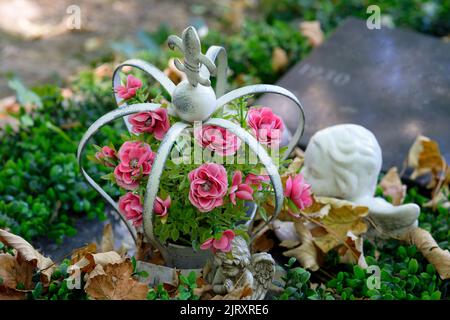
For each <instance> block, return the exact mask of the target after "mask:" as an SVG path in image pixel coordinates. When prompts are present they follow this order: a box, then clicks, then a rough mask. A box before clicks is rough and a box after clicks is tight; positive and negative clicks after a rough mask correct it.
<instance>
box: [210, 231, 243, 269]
mask: <svg viewBox="0 0 450 320" xmlns="http://www.w3.org/2000/svg"><path fill="white" fill-rule="evenodd" d="M231 245H232V247H231V251H230V252H222V251H217V253H216V255H215V260H216V264H217V265H219V266H220V267H221V268H222V272H223V274H224V275H225V276H226V277H236V276H237V275H239V274H240V273H241V272H242V270H244V269H245V268H246V267H248V266H249V265H250V263H251V254H250V250H249V248H248V244H247V241H245V239H244V238H242V237H240V236H237V237H235V238H234V239H233V240H232V242H231Z"/></svg>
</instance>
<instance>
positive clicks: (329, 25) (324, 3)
mask: <svg viewBox="0 0 450 320" xmlns="http://www.w3.org/2000/svg"><path fill="white" fill-rule="evenodd" d="M372 4H376V5H377V6H379V7H380V12H381V15H382V16H385V17H386V18H388V19H391V20H392V22H393V23H394V24H395V25H396V26H400V27H408V28H412V29H414V30H417V31H419V32H424V33H429V34H432V35H436V36H445V35H447V34H449V33H450V19H449V17H450V1H449V0H428V1H427V0H400V1H397V0H385V1H379V2H376V3H374V2H373V1H369V0H345V1H344V0H339V1H329V0H283V1H279V0H263V1H262V4H261V9H262V10H263V11H264V14H265V16H266V17H267V20H268V21H269V22H272V21H276V20H285V21H289V20H294V19H304V20H319V21H320V22H321V25H322V27H323V28H324V30H325V31H326V32H329V31H332V30H333V29H334V28H335V27H336V26H337V25H338V24H339V23H340V22H341V21H342V20H344V19H345V18H346V17H349V16H352V17H357V18H361V19H367V18H368V17H369V15H370V14H368V13H367V8H368V7H369V6H370V5H372Z"/></svg>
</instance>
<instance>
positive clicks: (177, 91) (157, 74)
mask: <svg viewBox="0 0 450 320" xmlns="http://www.w3.org/2000/svg"><path fill="white" fill-rule="evenodd" d="M168 45H169V47H170V48H171V49H175V48H177V49H179V50H180V51H181V52H182V53H183V55H184V60H183V61H180V60H175V66H176V67H177V69H179V70H180V71H181V72H184V73H185V74H186V77H187V80H185V81H182V82H180V83H179V84H178V85H175V84H174V83H173V82H172V81H171V80H170V79H169V78H168V77H167V76H166V75H165V74H164V73H163V72H162V71H160V70H159V69H157V68H156V67H155V66H153V65H152V64H149V63H147V62H145V61H142V60H137V59H131V60H127V61H125V62H124V63H122V64H121V65H119V66H118V67H117V68H116V70H115V71H114V74H113V91H114V94H115V100H116V103H117V105H118V106H120V107H119V108H118V109H116V110H113V111H111V112H109V113H107V114H105V115H103V116H102V117H100V118H99V119H98V120H97V121H95V122H94V123H93V124H92V125H91V126H90V127H89V129H88V130H87V132H86V133H85V134H84V136H83V137H82V139H81V141H80V144H79V146H78V151H77V158H78V163H79V165H80V170H81V172H82V174H83V176H84V177H85V178H86V180H87V182H88V183H89V184H90V185H91V186H92V187H93V188H94V189H95V190H96V191H97V192H98V193H99V194H100V195H101V196H102V197H103V198H104V199H105V200H106V201H107V202H108V203H109V204H110V205H111V206H112V207H113V208H114V209H115V210H116V211H117V212H119V210H118V206H117V203H116V202H115V201H114V200H113V199H112V198H111V197H110V196H109V195H108V194H107V193H106V192H105V191H104V190H103V189H102V188H101V187H100V186H99V185H98V184H97V183H96V182H95V181H94V180H93V179H92V178H91V177H90V176H89V175H88V173H87V172H86V171H85V170H84V169H83V167H82V161H81V160H82V156H83V151H84V149H85V147H86V145H87V142H88V141H89V139H90V138H91V137H92V136H93V135H94V134H95V133H96V132H97V131H98V130H99V129H100V128H101V127H103V126H104V125H106V124H108V123H110V122H112V121H114V120H116V119H119V118H123V117H124V118H125V123H126V125H127V128H128V130H129V131H130V132H131V126H130V124H129V123H128V121H127V117H128V116H129V115H131V114H133V113H138V112H144V111H153V110H155V109H157V108H159V107H160V105H159V104H156V103H139V104H132V105H128V104H127V103H126V101H124V100H123V99H122V98H120V97H119V95H118V94H117V93H116V90H115V89H116V88H117V87H118V86H120V84H121V83H120V76H119V74H120V71H121V69H122V68H123V67H125V66H129V67H134V68H138V69H140V70H142V71H144V72H145V73H147V74H149V75H150V76H152V77H153V78H154V79H155V80H156V81H158V82H159V83H160V84H161V86H162V87H163V88H164V89H165V90H166V91H167V93H168V94H169V95H170V96H171V97H172V101H171V103H172V105H171V106H170V107H169V113H172V114H175V115H177V116H178V117H179V118H180V119H182V121H181V122H177V123H175V124H174V125H173V126H172V127H171V128H170V129H169V131H168V132H167V133H166V135H165V137H164V139H163V141H162V142H161V144H160V147H159V149H158V150H157V154H156V157H155V159H154V162H153V166H152V171H151V173H150V176H149V179H148V183H147V188H146V194H145V198H144V212H143V224H144V232H145V235H146V237H147V238H148V240H149V241H150V242H151V244H152V245H154V246H155V247H156V248H158V249H159V250H160V251H161V254H162V255H163V257H164V258H166V257H167V248H166V247H164V246H163V245H162V244H161V243H160V242H159V241H158V239H157V238H156V237H155V236H154V233H153V203H154V201H155V198H156V196H157V192H158V189H159V182H160V178H161V174H162V172H163V169H164V166H165V162H166V160H167V157H168V155H169V153H170V151H171V149H172V147H173V145H174V143H175V141H176V139H177V137H178V136H179V135H180V134H181V133H182V132H183V130H184V129H186V128H188V127H190V126H191V124H192V122H194V121H203V123H204V124H207V125H215V126H219V127H223V128H225V129H227V130H228V131H229V132H231V133H233V134H235V135H236V136H238V137H239V138H240V139H241V140H242V141H243V142H244V143H246V144H248V146H249V148H250V149H251V150H252V151H254V152H255V153H256V155H257V156H258V158H259V160H260V161H261V163H262V164H263V165H264V166H265V169H266V170H267V173H268V175H269V177H270V180H271V183H272V185H273V189H274V193H275V210H274V213H273V215H272V219H274V218H276V217H277V216H278V214H279V213H280V211H281V208H282V205H283V186H282V183H281V178H280V175H279V173H278V170H277V167H276V166H275V165H274V163H273V162H272V160H271V158H270V156H269V155H268V154H267V152H266V151H265V149H264V148H262V147H259V144H258V141H257V140H256V139H255V138H254V137H253V136H252V135H251V134H249V133H248V132H247V131H245V130H244V129H242V128H241V127H239V126H238V125H236V124H234V123H232V122H231V121H228V120H226V119H221V118H211V115H212V114H213V113H214V111H216V110H218V109H219V108H222V107H224V106H225V105H227V104H228V103H230V102H232V101H233V100H235V99H238V98H240V97H244V96H247V95H251V94H261V93H275V94H279V95H282V96H285V97H287V98H288V99H291V100H292V101H293V102H294V103H295V104H296V105H297V106H298V111H299V112H298V128H297V130H296V132H295V133H294V134H293V137H292V139H291V141H290V142H289V144H288V148H287V150H286V152H285V154H284V155H283V157H284V158H286V157H287V156H288V155H289V154H290V153H291V151H292V150H293V148H294V147H295V146H296V145H297V143H298V141H299V139H300V137H301V135H302V133H303V129H304V123H305V119H304V112H303V108H302V105H301V103H300V102H299V100H298V99H297V98H296V97H295V96H294V94H292V93H291V92H290V91H288V90H286V89H284V88H282V87H279V86H275V85H268V84H260V85H251V86H246V87H243V88H239V89H236V90H233V91H231V92H228V93H225V92H226V77H227V69H228V62H227V55H226V51H225V49H224V48H223V47H219V46H212V47H210V48H209V49H208V50H207V52H206V54H202V52H201V44H200V39H199V37H198V34H197V32H196V30H195V28H194V27H188V28H187V29H185V30H184V31H183V33H182V36H181V38H180V37H177V36H173V35H172V36H170V37H169V38H168ZM210 76H215V77H216V86H215V90H213V89H212V88H211V81H210V79H209V78H210ZM121 218H122V219H123V221H124V222H125V223H126V224H127V226H128V228H129V230H130V232H131V233H132V234H133V236H134V231H133V228H131V227H130V225H129V224H128V222H127V221H126V220H125V219H124V218H123V217H121ZM268 223H269V222H268ZM257 231H258V230H256V231H255V233H256V232H257ZM134 237H135V236H134Z"/></svg>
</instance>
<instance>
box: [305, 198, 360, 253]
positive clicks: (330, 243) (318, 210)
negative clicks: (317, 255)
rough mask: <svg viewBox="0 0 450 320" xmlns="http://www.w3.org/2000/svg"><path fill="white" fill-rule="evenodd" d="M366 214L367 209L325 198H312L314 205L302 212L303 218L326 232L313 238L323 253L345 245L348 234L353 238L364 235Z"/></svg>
mask: <svg viewBox="0 0 450 320" xmlns="http://www.w3.org/2000/svg"><path fill="white" fill-rule="evenodd" d="M368 213H369V208H367V207H364V206H358V205H355V204H353V203H351V202H348V201H345V200H339V199H335V198H327V197H314V203H313V204H312V205H311V206H310V207H309V208H307V209H305V210H304V216H305V217H307V218H308V219H309V220H310V221H311V222H313V223H316V224H317V225H318V226H320V227H322V228H324V229H325V230H326V233H325V234H323V233H322V234H321V235H318V236H315V237H314V243H315V244H316V246H317V247H319V248H320V250H322V252H324V253H327V252H328V251H330V250H331V249H333V248H335V247H337V246H338V245H341V244H345V241H346V239H347V234H348V232H351V233H352V234H354V235H355V236H359V235H361V234H363V233H365V232H366V231H367V224H366V222H365V221H364V219H363V218H364V217H365V216H367V215H368ZM299 223H301V222H299Z"/></svg>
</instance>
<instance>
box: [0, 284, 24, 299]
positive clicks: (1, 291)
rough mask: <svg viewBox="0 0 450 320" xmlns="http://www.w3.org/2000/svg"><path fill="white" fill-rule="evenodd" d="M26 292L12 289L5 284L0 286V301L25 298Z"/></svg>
mask: <svg viewBox="0 0 450 320" xmlns="http://www.w3.org/2000/svg"><path fill="white" fill-rule="evenodd" d="M25 298H26V292H24V291H19V290H13V289H10V288H7V287H5V286H0V301H2V300H25Z"/></svg>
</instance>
